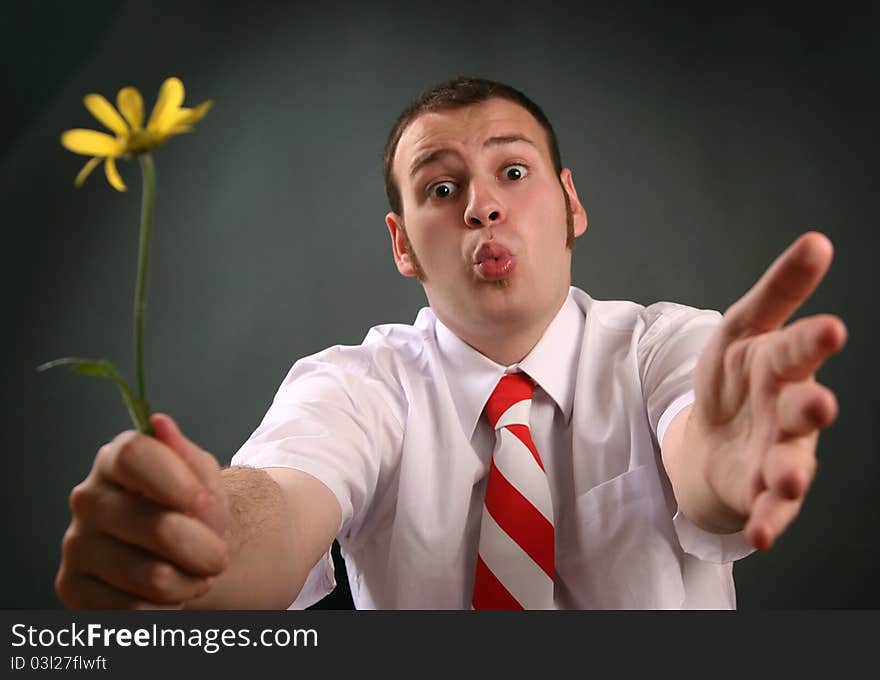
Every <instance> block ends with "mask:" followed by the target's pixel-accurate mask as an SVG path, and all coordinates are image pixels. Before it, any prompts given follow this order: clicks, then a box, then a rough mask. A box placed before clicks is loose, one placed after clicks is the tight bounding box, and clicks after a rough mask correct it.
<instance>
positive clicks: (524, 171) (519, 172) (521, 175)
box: [501, 164, 529, 182]
mask: <svg viewBox="0 0 880 680" xmlns="http://www.w3.org/2000/svg"><path fill="white" fill-rule="evenodd" d="M501 174H502V175H503V176H504V179H509V180H513V181H514V182H516V181H519V180H521V179H525V178H526V176H528V174H529V169H528V168H527V167H526V166H525V165H519V164H515V165H508V166H507V167H505V168H504V170H502V171H501Z"/></svg>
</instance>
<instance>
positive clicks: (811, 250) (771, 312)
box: [724, 232, 834, 339]
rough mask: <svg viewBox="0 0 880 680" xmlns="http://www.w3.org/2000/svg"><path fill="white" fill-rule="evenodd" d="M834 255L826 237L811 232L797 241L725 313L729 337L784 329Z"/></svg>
mask: <svg viewBox="0 0 880 680" xmlns="http://www.w3.org/2000/svg"><path fill="white" fill-rule="evenodd" d="M833 253H834V249H833V247H832V245H831V241H829V240H828V238H827V237H826V236H824V235H823V234H820V233H818V232H808V233H806V234H804V235H802V236H801V237H800V238H798V239H797V240H796V241H795V242H794V243H793V244H792V245H791V246H789V247H788V248H787V249H786V250H785V251H784V252H783V253H782V254H781V255H780V256H779V257H777V258H776V260H775V261H774V262H773V264H771V265H770V267H769V268H768V269H767V271H766V272H764V274H763V276H761V278H760V279H759V280H758V282H757V283H756V284H755V285H754V286H752V288H751V289H750V290H749V291H748V292H747V293H746V294H745V295H743V296H742V297H741V298H740V299H739V300H737V301H736V302H735V303H734V304H733V305H732V306H731V307H730V308H729V309H728V310H727V312H725V314H724V318H725V327H726V331H727V333H728V335H729V336H730V338H731V339H733V338H738V337H741V336H743V335H746V334H754V333H759V332H763V331H768V330H774V329H776V328H779V327H781V326H782V324H784V323H785V321H786V320H787V319H788V318H789V317H790V316H791V315H792V314H793V313H794V311H795V310H796V309H797V308H798V307H800V305H801V304H802V303H803V302H804V301H805V300H806V299H807V298H808V297H809V295H810V293H812V292H813V290H815V288H816V286H817V285H819V282H820V281H821V280H822V277H823V276H825V272H826V271H828V267H829V266H831V259H832V257H833Z"/></svg>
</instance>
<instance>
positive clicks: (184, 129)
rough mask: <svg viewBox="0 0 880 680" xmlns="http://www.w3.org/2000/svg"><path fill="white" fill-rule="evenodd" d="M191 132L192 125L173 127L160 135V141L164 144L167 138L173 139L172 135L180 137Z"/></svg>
mask: <svg viewBox="0 0 880 680" xmlns="http://www.w3.org/2000/svg"><path fill="white" fill-rule="evenodd" d="M192 130H193V128H192V125H175V126H174V127H173V128H171V129H170V130H168V131H167V132H166V133H165V134H164V135H162V141H163V142H164V141H165V140H166V139H168V138H169V137H173V136H174V135H182V134H183V133H185V132H192Z"/></svg>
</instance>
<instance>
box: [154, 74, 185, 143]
mask: <svg viewBox="0 0 880 680" xmlns="http://www.w3.org/2000/svg"><path fill="white" fill-rule="evenodd" d="M183 97H184V91H183V83H182V82H180V78H168V80H166V81H165V82H164V83H162V87H161V88H159V99H158V100H157V101H156V106H154V107H153V112H152V113H151V114H150V120H149V122H148V123H147V130H149V131H150V132H158V133H161V132H162V131H163V130H165V129H166V128H167V127H168V124H169V121H171V120H173V118H174V116H175V115H176V113H177V110H178V109H179V108H180V105H181V104H183Z"/></svg>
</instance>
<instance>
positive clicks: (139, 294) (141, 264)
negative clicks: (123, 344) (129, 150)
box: [134, 153, 156, 404]
mask: <svg viewBox="0 0 880 680" xmlns="http://www.w3.org/2000/svg"><path fill="white" fill-rule="evenodd" d="M138 158H139V159H140V162H141V173H142V175H143V196H142V201H141V232H140V246H139V250H138V271H137V285H136V286H135V292H134V361H135V369H136V371H137V389H138V397H139V398H140V399H141V400H142V402H143V403H144V404H146V402H147V388H146V383H145V380H144V309H145V307H146V304H147V266H148V264H149V260H150V232H151V230H152V224H153V202H154V198H155V192H156V171H155V169H154V167H153V158H152V156H150V154H148V153H143V154H141V155H140V156H139V157H138Z"/></svg>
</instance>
